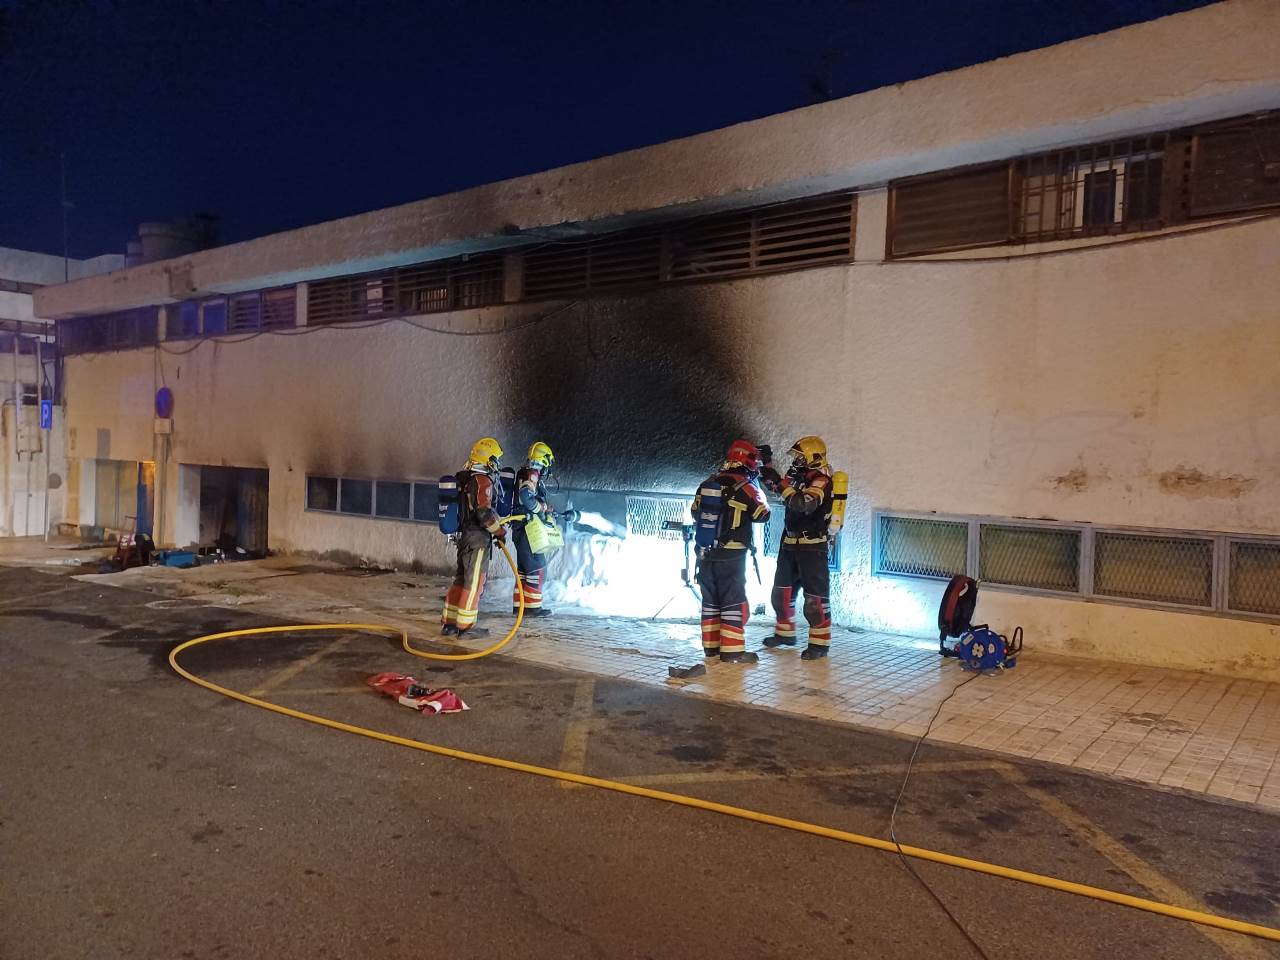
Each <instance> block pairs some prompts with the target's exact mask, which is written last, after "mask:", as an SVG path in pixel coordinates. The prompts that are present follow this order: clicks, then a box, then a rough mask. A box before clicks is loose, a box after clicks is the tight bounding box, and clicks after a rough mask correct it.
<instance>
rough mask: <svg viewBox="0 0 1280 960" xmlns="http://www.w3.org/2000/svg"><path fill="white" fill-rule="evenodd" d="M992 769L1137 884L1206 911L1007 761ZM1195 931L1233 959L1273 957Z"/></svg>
mask: <svg viewBox="0 0 1280 960" xmlns="http://www.w3.org/2000/svg"><path fill="white" fill-rule="evenodd" d="M996 769H997V771H998V772H999V774H1000V775H1001V776H1003V777H1004V778H1005V779H1006V780H1007V781H1008V782H1009V783H1011V784H1013V785H1014V786H1015V787H1017V788H1018V789H1019V790H1021V791H1022V793H1024V794H1025V795H1026V796H1027V797H1028V798H1030V799H1031V800H1033V801H1034V802H1035V803H1036V804H1037V805H1038V806H1039V807H1040V809H1042V810H1043V811H1044V812H1045V813H1047V814H1049V815H1050V816H1052V817H1053V818H1055V819H1056V820H1058V821H1059V822H1060V823H1061V824H1062V825H1063V826H1065V827H1067V828H1068V829H1070V830H1072V831H1073V832H1074V833H1075V834H1076V835H1077V836H1078V837H1080V839H1082V840H1084V842H1085V843H1087V844H1089V846H1090V847H1092V848H1093V849H1094V851H1095V852H1097V853H1099V854H1101V855H1102V856H1103V857H1104V858H1105V859H1107V860H1109V861H1110V862H1111V863H1112V864H1114V865H1115V866H1116V867H1118V868H1119V869H1121V870H1123V871H1124V872H1125V873H1127V874H1128V875H1129V876H1130V877H1131V878H1132V879H1133V880H1134V881H1135V882H1137V883H1139V884H1141V885H1142V886H1143V887H1145V888H1146V889H1147V890H1149V891H1151V892H1152V893H1153V894H1155V895H1156V896H1157V897H1159V898H1160V899H1162V900H1164V901H1165V902H1166V903H1171V904H1173V905H1174V906H1178V907H1185V908H1186V909H1188V910H1200V911H1204V912H1209V910H1210V908H1209V906H1208V905H1207V904H1206V903H1204V902H1203V901H1201V900H1200V899H1198V898H1197V897H1196V896H1195V895H1194V894H1192V893H1190V892H1189V891H1187V890H1185V889H1184V888H1182V887H1180V886H1179V885H1178V884H1177V883H1175V882H1174V881H1173V880H1171V879H1169V878H1168V877H1166V876H1165V875H1164V874H1163V873H1161V872H1160V871H1159V870H1157V869H1156V868H1155V867H1154V866H1152V865H1151V864H1150V863H1149V862H1148V861H1146V860H1144V859H1142V857H1140V856H1138V855H1137V854H1136V853H1134V852H1133V851H1132V850H1130V849H1129V848H1128V847H1127V846H1125V845H1124V844H1123V843H1121V842H1120V841H1119V840H1117V839H1116V838H1115V837H1112V836H1111V835H1110V834H1108V833H1106V832H1104V831H1103V830H1102V829H1101V828H1099V827H1098V825H1097V824H1096V823H1094V822H1093V821H1092V820H1090V819H1089V818H1088V817H1086V816H1085V815H1084V814H1082V813H1080V811H1078V810H1076V809H1075V808H1074V807H1072V806H1070V805H1069V804H1067V803H1066V802H1064V801H1063V800H1062V799H1061V798H1060V797H1057V796H1055V795H1054V794H1052V793H1050V792H1049V791H1047V790H1043V789H1041V788H1040V787H1036V786H1033V785H1031V784H1030V783H1028V782H1027V777H1026V774H1025V773H1023V771H1021V770H1019V769H1018V768H1017V767H1015V766H1013V765H1011V764H1008V763H999V764H997V765H996ZM1195 928H1196V930H1198V931H1199V932H1200V933H1202V934H1203V935H1204V936H1205V937H1207V938H1208V939H1209V940H1211V941H1212V942H1213V944H1214V946H1216V947H1217V948H1218V949H1219V950H1221V951H1222V953H1223V954H1225V955H1226V956H1228V957H1231V958H1233V960H1266V958H1268V957H1274V954H1272V953H1270V952H1268V951H1267V950H1266V949H1265V948H1264V947H1263V946H1262V945H1261V944H1260V943H1258V942H1257V941H1255V940H1251V939H1250V938H1249V937H1246V936H1244V935H1242V934H1238V933H1230V932H1229V931H1226V930H1218V929H1216V928H1214V927H1207V926H1202V925H1199V924H1197V925H1196V927H1195Z"/></svg>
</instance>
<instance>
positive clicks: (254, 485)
mask: <svg viewBox="0 0 1280 960" xmlns="http://www.w3.org/2000/svg"><path fill="white" fill-rule="evenodd" d="M267 477H268V473H267V471H266V470H255V469H253V468H250V467H207V466H206V467H201V468H200V544H201V546H206V547H207V546H215V547H219V548H220V549H221V550H222V551H223V552H224V553H225V554H226V555H227V556H228V557H231V556H242V557H243V556H249V557H261V556H265V555H266V552H267V490H268V485H267Z"/></svg>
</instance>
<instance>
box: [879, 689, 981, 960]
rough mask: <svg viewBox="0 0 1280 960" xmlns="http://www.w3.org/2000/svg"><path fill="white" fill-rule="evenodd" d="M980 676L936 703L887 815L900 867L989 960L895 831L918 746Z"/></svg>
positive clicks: (976, 950) (979, 953)
mask: <svg viewBox="0 0 1280 960" xmlns="http://www.w3.org/2000/svg"><path fill="white" fill-rule="evenodd" d="M980 676H982V674H981V673H980V672H975V673H974V674H973V676H971V677H967V678H965V679H964V680H962V681H961V682H960V683H957V684H956V685H955V686H954V687H953V688H952V689H951V692H950V693H948V694H947V695H946V696H945V697H943V698H942V699H941V700H940V701H939V702H938V709H936V710H934V711H933V716H932V717H930V718H929V722H928V723H927V724H925V728H924V733H922V734H920V736H919V737H918V738H917V739H916V744H915V746H914V747H913V748H912V749H911V759H909V760H908V761H907V772H906V773H905V774H903V777H902V785H901V786H900V787H898V796H897V797H896V798H895V799H894V801H893V810H892V811H891V812H890V814H889V839H890V840H892V841H893V845H894V846H895V847H896V848H897V850H898V859H899V860H901V861H902V866H903V867H905V868H906V871H907V873H909V874H911V876H913V877H915V879H916V882H917V883H919V884H920V886H922V887H924V890H925V893H927V894H929V896H931V897H932V898H933V901H934V903H936V904H937V905H938V906H939V907H941V908H942V912H943V913H945V914H946V915H947V919H948V920H950V921H951V923H952V925H953V926H955V928H956V929H957V930H959V931H960V935H961V936H963V937H964V938H965V940H967V941H968V942H969V946H971V947H973V951H974V953H976V954H977V955H978V956H979V957H981V958H982V960H991V958H990V957H989V956H987V952H986V951H985V950H983V949H982V946H981V944H979V943H978V941H977V940H975V939H973V936H972V935H971V934H970V933H969V931H968V930H966V929H965V926H964V924H962V923H961V922H960V920H959V919H958V918H957V917H956V915H955V914H954V913H952V912H951V908H950V907H948V906H947V905H946V903H944V902H943V900H942V898H941V897H940V896H938V894H937V892H936V891H934V889H933V887H931V886H929V884H928V882H927V881H926V880H925V879H924V877H922V876H920V874H918V873H917V872H916V869H915V867H913V866H912V865H911V861H910V859H908V857H907V855H906V854H905V853H903V852H902V844H901V843H900V842H899V841H898V834H897V830H896V829H895V828H896V826H897V820H898V807H899V806H900V805H901V804H902V795H903V794H904V793H906V792H907V781H908V780H910V779H911V771H912V769H913V768H914V767H915V764H916V756H917V755H918V754H919V753H920V745H921V744H922V743H924V741H925V738H926V737H927V736H929V731H931V730H932V729H933V724H934V721H936V720H937V719H938V714H940V713H942V708H943V706H945V705H946V702H947V701H948V700H950V699H951V698H952V697H954V696H955V695H956V691H957V690H959V689H960V688H961V687H963V686H964V685H965V684H968V683H972V682H973V681H974V680H977V679H978V677H980Z"/></svg>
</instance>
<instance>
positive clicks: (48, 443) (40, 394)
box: [36, 337, 66, 543]
mask: <svg viewBox="0 0 1280 960" xmlns="http://www.w3.org/2000/svg"><path fill="white" fill-rule="evenodd" d="M50 386H51V387H52V384H51V385H50ZM49 393H50V394H52V393H53V390H52V389H50V390H49ZM36 399H37V400H43V399H44V362H43V361H42V359H41V354H40V338H39V337H36ZM49 402H50V403H52V402H53V397H52V396H50V397H49ZM42 406H43V404H42ZM40 439H41V441H42V442H43V443H44V542H45V543H48V542H49V526H50V524H49V458H50V457H51V456H53V408H52V407H50V408H49V429H48V430H47V431H45V435H44V436H42V437H41V438H40ZM63 473H66V471H65V470H64V471H63ZM63 496H64V497H65V496H66V494H63Z"/></svg>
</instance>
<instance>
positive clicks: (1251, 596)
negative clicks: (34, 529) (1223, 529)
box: [1227, 540, 1280, 616]
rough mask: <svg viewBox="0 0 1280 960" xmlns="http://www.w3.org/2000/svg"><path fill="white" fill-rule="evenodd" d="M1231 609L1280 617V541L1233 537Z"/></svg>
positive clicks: (1230, 556) (1230, 568) (1228, 601)
mask: <svg viewBox="0 0 1280 960" xmlns="http://www.w3.org/2000/svg"><path fill="white" fill-rule="evenodd" d="M1229 558H1230V563H1229V567H1228V570H1227V584H1228V587H1227V609H1228V610H1233V611H1239V612H1241V613H1260V614H1266V615H1269V616H1280V541H1274V540H1273V541H1255V540H1232V541H1231V543H1230V553H1229Z"/></svg>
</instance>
